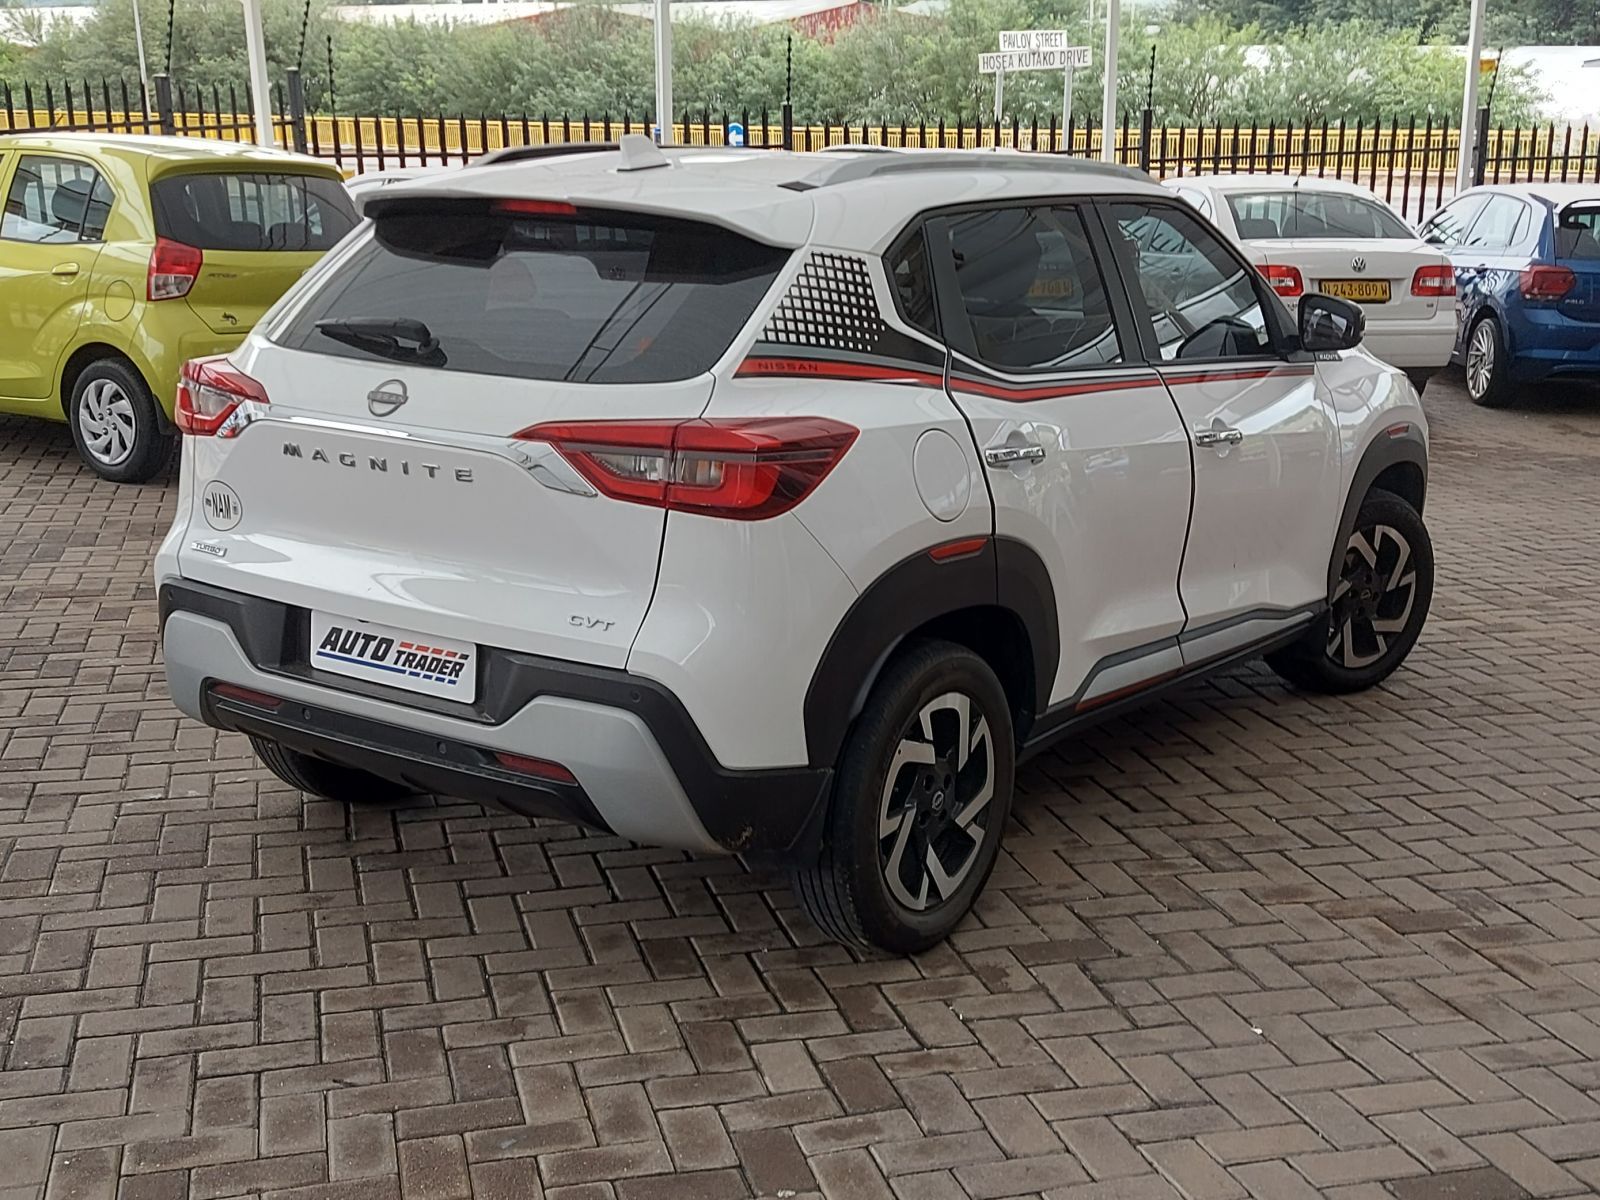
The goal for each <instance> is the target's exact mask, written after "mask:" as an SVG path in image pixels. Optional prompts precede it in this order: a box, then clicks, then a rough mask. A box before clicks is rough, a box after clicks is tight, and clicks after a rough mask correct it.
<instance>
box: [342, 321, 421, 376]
mask: <svg viewBox="0 0 1600 1200" xmlns="http://www.w3.org/2000/svg"><path fill="white" fill-rule="evenodd" d="M316 330H317V332H318V333H320V334H322V335H323V336H324V337H330V338H332V339H333V340H334V341H336V342H343V343H345V344H346V345H347V346H354V347H355V348H356V349H357V350H365V351H366V352H367V353H369V354H376V355H379V356H380V357H383V358H392V359H394V360H396V361H397V362H406V363H416V364H417V365H418V366H423V367H442V366H444V364H445V361H446V359H445V353H444V351H443V350H441V349H440V348H439V339H438V338H436V337H434V336H433V334H432V333H431V332H429V330H428V327H427V326H426V325H424V324H423V323H422V322H421V321H413V320H411V319H410V318H409V317H355V318H352V319H350V320H334V319H329V320H324V321H318V322H317V324H316ZM407 343H411V344H410V345H407Z"/></svg>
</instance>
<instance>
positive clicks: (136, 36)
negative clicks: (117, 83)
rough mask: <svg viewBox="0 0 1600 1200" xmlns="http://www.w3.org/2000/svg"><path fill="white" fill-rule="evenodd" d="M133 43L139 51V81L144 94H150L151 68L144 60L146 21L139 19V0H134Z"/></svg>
mask: <svg viewBox="0 0 1600 1200" xmlns="http://www.w3.org/2000/svg"><path fill="white" fill-rule="evenodd" d="M133 44H134V45H135V46H136V47H137V48H138V51H139V82H140V84H142V85H143V86H144V94H145V95H146V96H148V95H149V94H150V68H149V66H148V65H147V64H146V63H145V60H144V22H143V21H142V20H140V19H139V0H133Z"/></svg>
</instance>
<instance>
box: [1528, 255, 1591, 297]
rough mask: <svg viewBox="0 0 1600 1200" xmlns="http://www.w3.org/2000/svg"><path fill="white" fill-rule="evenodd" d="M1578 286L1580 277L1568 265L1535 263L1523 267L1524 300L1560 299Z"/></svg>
mask: <svg viewBox="0 0 1600 1200" xmlns="http://www.w3.org/2000/svg"><path fill="white" fill-rule="evenodd" d="M1577 286H1578V277H1577V276H1576V275H1574V274H1573V273H1572V272H1571V271H1569V270H1567V268H1566V267H1550V266H1544V265H1542V264H1535V265H1534V266H1531V267H1523V268H1522V280H1521V289H1522V298H1523V299H1524V300H1559V299H1561V297H1563V296H1565V295H1566V294H1567V293H1568V292H1570V291H1571V290H1572V289H1573V288H1575V287H1577Z"/></svg>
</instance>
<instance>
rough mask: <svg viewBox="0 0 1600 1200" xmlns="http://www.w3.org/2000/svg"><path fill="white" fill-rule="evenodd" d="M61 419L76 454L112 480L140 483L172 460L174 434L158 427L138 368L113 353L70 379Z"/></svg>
mask: <svg viewBox="0 0 1600 1200" xmlns="http://www.w3.org/2000/svg"><path fill="white" fill-rule="evenodd" d="M67 421H68V423H69V424H70V425H71V426H72V441H73V444H74V445H75V446H77V448H78V456H79V457H80V458H82V459H83V461H84V462H86V463H88V464H89V467H90V468H91V469H92V470H93V471H94V472H95V474H97V475H99V476H101V477H102V478H105V479H109V480H111V481H112V482H113V483H146V482H148V481H149V480H151V479H154V478H155V477H156V476H157V475H159V474H161V473H162V472H163V471H165V470H166V469H167V467H168V465H169V464H170V463H171V462H172V455H173V451H174V450H176V449H177V445H178V438H177V435H176V434H175V433H173V432H172V431H171V430H170V429H168V428H166V427H164V426H163V425H162V422H161V416H160V414H159V413H158V412H157V410H156V402H155V397H153V396H152V395H151V394H150V389H149V388H148V387H147V386H145V382H144V380H143V379H142V378H141V377H140V375H139V372H138V371H136V370H134V369H133V367H132V366H130V365H129V364H128V363H126V362H123V361H122V360H121V359H117V358H102V359H98V360H97V361H95V362H92V363H90V364H89V365H88V366H87V367H85V368H84V369H83V371H82V372H80V373H79V375H78V378H77V380H76V381H75V382H74V383H73V385H72V399H71V401H70V403H69V404H68V405H67Z"/></svg>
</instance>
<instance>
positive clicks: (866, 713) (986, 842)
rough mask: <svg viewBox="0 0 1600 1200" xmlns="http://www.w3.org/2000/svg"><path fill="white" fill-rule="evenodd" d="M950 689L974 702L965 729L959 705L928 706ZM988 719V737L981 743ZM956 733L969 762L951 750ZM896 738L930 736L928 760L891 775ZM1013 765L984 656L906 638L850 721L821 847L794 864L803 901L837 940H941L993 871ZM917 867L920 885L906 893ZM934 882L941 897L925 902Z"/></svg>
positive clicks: (898, 948) (919, 945) (1002, 704)
mask: <svg viewBox="0 0 1600 1200" xmlns="http://www.w3.org/2000/svg"><path fill="white" fill-rule="evenodd" d="M951 694H955V695H958V696H961V697H964V698H965V700H966V703H967V704H968V706H969V715H968V717H967V729H966V730H965V731H964V732H958V731H959V730H960V724H961V717H960V715H959V710H958V708H956V707H954V706H946V707H938V708H935V707H934V706H935V705H936V704H937V702H938V701H940V700H942V699H943V698H945V697H947V696H949V695H951ZM925 710H927V711H928V713H929V717H928V721H927V726H926V728H927V731H928V736H926V737H924V728H925V727H924V723H923V721H922V719H921V716H922V714H923V713H924V711H925ZM984 723H986V725H987V732H986V738H985V740H984V741H983V742H981V743H980V741H979V738H980V731H981V730H983V728H984ZM962 740H964V742H965V747H966V762H965V765H964V766H962V765H960V764H959V762H958V760H957V757H956V756H957V755H958V754H959V753H960V750H959V749H958V748H957V743H958V742H960V741H962ZM902 742H905V743H907V744H908V745H912V746H913V751H914V746H915V745H922V744H926V745H928V747H929V754H930V756H931V757H932V758H933V760H934V761H931V762H928V763H926V764H924V763H923V762H922V761H921V760H920V759H914V760H913V759H908V760H905V761H902V762H901V764H900V768H899V770H897V771H895V773H894V774H895V778H894V779H891V778H890V777H889V776H890V767H891V765H892V764H893V763H894V762H895V760H896V756H897V754H901V753H902V751H901V745H902ZM914 752H915V751H914ZM983 771H987V772H988V792H989V798H988V799H987V801H986V802H980V796H981V794H982V792H983V790H984V788H983V782H982V779H983V776H982V772H983ZM1015 772H1016V742H1015V738H1014V734H1013V732H1012V722H1011V709H1010V705H1009V704H1008V703H1007V700H1006V694H1005V690H1004V689H1003V688H1002V687H1001V686H1000V681H999V680H998V679H997V678H996V677H995V673H994V671H992V670H991V669H990V668H989V665H988V664H987V663H986V662H984V661H983V659H981V658H979V657H978V656H977V655H976V654H973V653H972V652H971V651H970V650H968V649H966V648H965V647H962V646H958V645H955V644H954V643H951V642H940V641H925V642H918V643H916V644H914V645H912V646H910V647H908V648H907V649H906V650H905V651H903V652H902V653H901V654H900V655H899V656H898V657H897V658H895V659H894V661H892V662H891V663H890V664H889V666H888V667H887V668H886V669H885V670H884V673H883V676H882V677H881V678H880V679H879V680H878V682H877V684H876V685H875V686H874V687H873V689H872V693H871V695H870V696H868V698H867V703H866V707H865V708H864V709H863V710H862V713H861V716H860V717H859V718H858V719H857V721H856V723H855V726H854V727H853V728H852V730H851V733H850V740H849V742H848V743H847V744H846V746H845V751H844V757H843V760H842V762H841V764H840V769H839V776H838V779H837V781H836V783H835V785H834V792H833V803H832V806H831V809H830V811H829V814H828V823H827V828H826V830H825V832H824V835H823V848H822V853H821V855H820V857H819V858H818V859H817V861H816V862H815V863H812V864H810V865H808V866H805V867H803V868H800V869H798V870H796V871H795V872H794V880H793V881H794V890H795V895H796V896H797V897H798V898H799V900H800V904H801V906H802V907H803V908H804V909H805V911H806V912H807V914H809V915H810V917H811V919H812V920H813V921H814V922H816V924H817V926H818V927H819V928H821V929H822V931H823V932H824V933H827V934H828V935H829V936H830V937H833V938H835V939H837V940H838V941H841V942H848V943H853V944H856V945H862V946H876V947H878V948H879V949H881V950H887V951H889V952H891V953H894V954H915V953H917V952H918V951H921V950H926V949H928V948H929V947H930V946H934V945H937V944H938V943H939V942H941V941H943V940H944V939H945V937H947V936H948V935H949V933H950V931H951V930H952V929H954V928H955V926H956V924H957V923H958V922H959V921H960V920H961V918H962V917H964V916H965V915H966V913H967V910H968V909H970V908H971V907H972V902H973V900H974V899H975V898H976V897H977V895H978V893H979V892H980V891H982V890H983V885H984V884H985V883H986V882H987V881H988V878H989V873H990V871H992V870H993V869H994V863H995V858H996V857H997V855H998V854H999V850H1000V839H1001V837H1002V836H1003V835H1004V832H1005V824H1006V820H1007V818H1008V817H1009V815H1010V813H1011V792H1012V784H1013V778H1014V775H1015ZM964 794H965V799H963V798H962V797H963V795H964ZM946 797H949V799H948V801H947V800H946ZM885 814H887V819H892V818H893V816H894V815H896V814H898V815H899V821H898V823H897V824H895V825H894V827H893V829H891V830H890V831H889V832H888V833H884V832H882V831H881V829H882V827H881V826H880V821H882V820H884V819H886V818H885ZM963 816H965V817H966V819H965V820H962V819H961V818H962V817H963ZM973 826H979V827H981V831H982V832H981V836H979V837H973V836H972V835H971V834H970V832H968V831H969V830H970V829H971V828H972V827H973ZM969 847H970V848H969ZM930 850H931V852H932V854H933V856H934V860H935V861H936V862H937V863H938V864H939V874H940V875H941V876H943V877H944V879H945V880H947V881H948V882H949V883H950V884H953V885H954V886H952V887H951V888H950V890H949V891H948V892H945V889H944V888H943V887H940V885H939V884H938V883H937V882H935V881H934V877H933V874H932V873H931V871H928V870H927V869H925V868H926V864H927V863H928V855H929V853H930ZM907 855H909V856H910V857H909V858H908V857H907ZM891 868H893V871H894V874H895V875H896V877H897V878H898V880H899V883H898V887H899V890H900V893H901V895H903V896H904V897H906V898H908V899H910V900H912V901H915V900H916V899H917V898H918V897H919V896H920V898H921V899H922V900H923V901H924V903H925V904H926V907H924V908H922V909H920V910H918V909H916V908H915V907H913V906H912V905H910V904H908V903H906V902H905V900H903V899H901V898H898V897H897V895H896V893H895V890H894V888H895V885H892V884H891V883H890V879H889V873H890V871H891ZM918 873H920V875H921V878H922V885H921V887H920V888H918V889H917V893H916V894H913V893H912V888H913V887H914V886H916V885H915V879H916V875H917V874H918ZM935 890H938V891H939V892H940V893H941V895H940V898H939V899H938V900H937V902H934V903H931V904H928V903H927V902H928V901H931V900H933V893H934V891H935Z"/></svg>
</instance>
